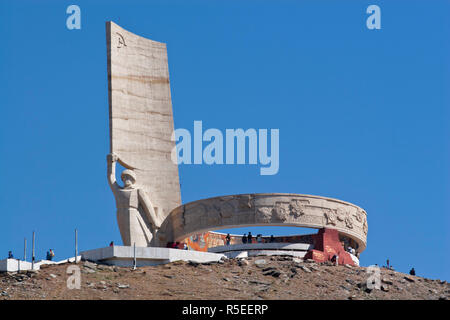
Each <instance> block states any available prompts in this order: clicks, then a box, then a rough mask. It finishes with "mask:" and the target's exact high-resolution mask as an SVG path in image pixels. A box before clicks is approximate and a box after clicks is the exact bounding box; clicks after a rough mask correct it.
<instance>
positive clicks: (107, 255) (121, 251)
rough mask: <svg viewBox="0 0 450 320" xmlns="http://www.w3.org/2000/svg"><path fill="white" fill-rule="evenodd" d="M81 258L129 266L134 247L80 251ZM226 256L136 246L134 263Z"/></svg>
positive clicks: (212, 259)
mask: <svg viewBox="0 0 450 320" xmlns="http://www.w3.org/2000/svg"><path fill="white" fill-rule="evenodd" d="M81 256H82V259H84V260H90V261H95V262H101V263H105V264H109V265H116V266H122V267H129V266H132V265H133V259H134V249H133V247H131V246H113V247H105V248H99V249H93V250H88V251H83V252H81ZM225 257H226V256H225V255H223V254H218V253H211V252H201V251H193V250H180V249H172V248H158V247H136V265H137V266H138V267H140V266H150V265H157V264H164V263H169V262H173V261H179V260H182V261H194V262H198V263H206V262H217V261H219V260H221V259H223V258H225Z"/></svg>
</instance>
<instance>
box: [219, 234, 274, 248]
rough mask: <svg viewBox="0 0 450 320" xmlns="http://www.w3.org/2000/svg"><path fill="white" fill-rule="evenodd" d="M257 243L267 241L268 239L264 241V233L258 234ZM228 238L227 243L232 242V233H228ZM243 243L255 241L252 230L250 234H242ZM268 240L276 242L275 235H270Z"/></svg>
mask: <svg viewBox="0 0 450 320" xmlns="http://www.w3.org/2000/svg"><path fill="white" fill-rule="evenodd" d="M255 239H256V243H263V242H267V241H263V237H262V234H257V235H256V237H255ZM226 240H227V245H229V244H230V234H227V237H226ZM241 240H242V243H244V244H247V243H253V235H252V233H251V232H249V233H248V234H245V233H244V235H243V236H242V239H241ZM268 242H275V238H274V236H273V235H271V236H270V238H269V241H268Z"/></svg>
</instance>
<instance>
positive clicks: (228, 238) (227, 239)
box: [225, 233, 231, 246]
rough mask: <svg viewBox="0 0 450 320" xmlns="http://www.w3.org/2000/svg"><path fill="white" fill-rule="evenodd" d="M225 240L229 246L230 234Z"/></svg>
mask: <svg viewBox="0 0 450 320" xmlns="http://www.w3.org/2000/svg"><path fill="white" fill-rule="evenodd" d="M225 240H226V241H227V246H229V245H230V242H231V237H230V234H229V233H228V234H227V236H226V238H225Z"/></svg>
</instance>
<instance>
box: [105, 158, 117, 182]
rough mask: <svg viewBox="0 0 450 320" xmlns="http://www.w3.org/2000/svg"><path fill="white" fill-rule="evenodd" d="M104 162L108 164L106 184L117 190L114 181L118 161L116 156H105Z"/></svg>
mask: <svg viewBox="0 0 450 320" xmlns="http://www.w3.org/2000/svg"><path fill="white" fill-rule="evenodd" d="M106 160H107V163H108V182H109V185H110V186H111V188H113V189H114V188H119V186H118V184H117V181H116V163H117V160H118V157H117V155H115V154H114V153H110V154H108V155H107V156H106Z"/></svg>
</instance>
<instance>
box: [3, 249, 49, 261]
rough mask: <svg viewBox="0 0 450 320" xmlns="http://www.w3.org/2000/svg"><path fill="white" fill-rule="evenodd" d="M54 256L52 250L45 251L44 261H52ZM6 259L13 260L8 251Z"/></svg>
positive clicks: (11, 254) (10, 252)
mask: <svg viewBox="0 0 450 320" xmlns="http://www.w3.org/2000/svg"><path fill="white" fill-rule="evenodd" d="M54 256H55V252H54V251H53V249H50V250H49V251H47V254H46V257H45V259H46V260H50V261H52V260H53V257H54ZM8 259H14V255H13V253H12V251H8Z"/></svg>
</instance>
